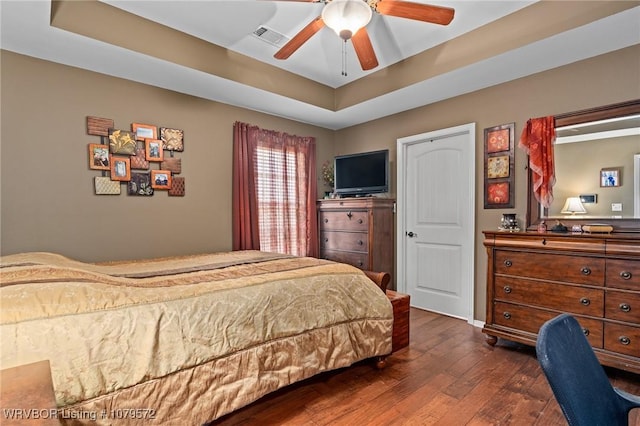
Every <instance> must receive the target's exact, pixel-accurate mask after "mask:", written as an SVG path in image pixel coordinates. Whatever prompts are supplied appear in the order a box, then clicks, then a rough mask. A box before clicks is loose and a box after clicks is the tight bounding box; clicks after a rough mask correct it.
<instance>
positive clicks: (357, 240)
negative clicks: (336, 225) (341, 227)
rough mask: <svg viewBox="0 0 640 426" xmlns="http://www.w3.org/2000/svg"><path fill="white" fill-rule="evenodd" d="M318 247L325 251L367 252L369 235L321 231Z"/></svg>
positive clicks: (364, 233)
mask: <svg viewBox="0 0 640 426" xmlns="http://www.w3.org/2000/svg"><path fill="white" fill-rule="evenodd" d="M320 247H321V248H323V249H327V250H347V251H361V252H364V253H366V252H368V251H369V234H367V233H366V232H344V231H323V232H321V233H320Z"/></svg>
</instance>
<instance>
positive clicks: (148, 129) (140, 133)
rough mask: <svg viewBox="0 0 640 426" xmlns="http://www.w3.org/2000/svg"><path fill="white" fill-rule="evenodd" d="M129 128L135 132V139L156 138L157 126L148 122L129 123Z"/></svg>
mask: <svg viewBox="0 0 640 426" xmlns="http://www.w3.org/2000/svg"><path fill="white" fill-rule="evenodd" d="M131 130H132V131H133V133H135V134H136V139H137V140H139V141H143V140H145V139H158V128H157V127H156V126H152V125H150V124H141V123H131Z"/></svg>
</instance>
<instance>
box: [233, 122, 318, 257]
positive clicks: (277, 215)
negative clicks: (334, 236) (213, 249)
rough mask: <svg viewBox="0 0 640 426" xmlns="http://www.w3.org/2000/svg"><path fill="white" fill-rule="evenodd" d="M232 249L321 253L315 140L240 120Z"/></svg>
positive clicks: (236, 138)
mask: <svg viewBox="0 0 640 426" xmlns="http://www.w3.org/2000/svg"><path fill="white" fill-rule="evenodd" d="M233 144H234V154H233V249H234V250H249V249H253V250H263V251H276V252H280V253H289V254H294V255H298V256H317V255H318V225H317V220H316V206H315V205H316V197H317V183H316V146H315V138H313V137H300V136H295V135H289V134H286V133H281V132H276V131H272V130H263V129H260V128H258V127H256V126H251V125H248V124H245V123H239V122H236V123H235V124H234V128H233Z"/></svg>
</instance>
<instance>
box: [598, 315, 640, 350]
mask: <svg viewBox="0 0 640 426" xmlns="http://www.w3.org/2000/svg"><path fill="white" fill-rule="evenodd" d="M604 348H605V349H606V350H609V351H613V352H618V353H621V354H625V355H631V356H636V357H637V356H638V355H640V327H631V326H627V325H620V324H611V323H605V324H604Z"/></svg>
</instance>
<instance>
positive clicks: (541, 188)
mask: <svg viewBox="0 0 640 426" xmlns="http://www.w3.org/2000/svg"><path fill="white" fill-rule="evenodd" d="M555 140H556V120H555V117H553V116H549V117H541V118H532V119H530V120H529V121H527V125H526V126H525V128H524V129H523V130H522V135H521V136H520V142H519V143H518V146H519V147H520V148H522V149H523V150H524V151H525V152H526V153H527V154H528V155H529V167H530V168H531V172H532V177H533V193H534V195H535V197H536V199H537V200H538V202H539V203H540V204H541V205H542V206H543V207H546V208H548V207H549V206H550V205H551V202H552V201H553V185H554V184H555V183H556V175H555V168H554V157H553V145H554V143H555Z"/></svg>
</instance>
